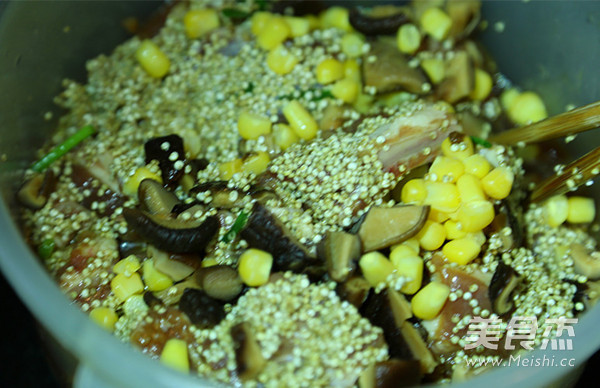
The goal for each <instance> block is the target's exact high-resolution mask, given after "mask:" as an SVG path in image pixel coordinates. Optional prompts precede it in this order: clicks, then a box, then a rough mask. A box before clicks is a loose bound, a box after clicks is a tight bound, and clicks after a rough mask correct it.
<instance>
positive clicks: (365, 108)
mask: <svg viewBox="0 0 600 388" xmlns="http://www.w3.org/2000/svg"><path fill="white" fill-rule="evenodd" d="M374 100H375V97H374V96H372V95H370V94H366V93H363V92H360V93H358V97H357V98H356V101H355V102H354V105H353V108H354V109H355V110H356V111H357V112H358V113H362V114H367V113H369V111H370V110H371V107H372V106H373V101H374Z"/></svg>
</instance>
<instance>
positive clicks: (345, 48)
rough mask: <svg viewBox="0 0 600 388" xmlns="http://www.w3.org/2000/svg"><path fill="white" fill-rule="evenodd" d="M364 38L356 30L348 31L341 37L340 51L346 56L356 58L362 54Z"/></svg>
mask: <svg viewBox="0 0 600 388" xmlns="http://www.w3.org/2000/svg"><path fill="white" fill-rule="evenodd" d="M364 46H365V38H363V37H362V35H360V34H358V33H356V32H349V33H347V34H346V35H344V36H343V37H342V52H343V53H344V54H346V56H347V57H348V58H357V57H360V56H361V55H362V54H363V48H364Z"/></svg>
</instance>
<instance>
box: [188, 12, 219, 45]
mask: <svg viewBox="0 0 600 388" xmlns="http://www.w3.org/2000/svg"><path fill="white" fill-rule="evenodd" d="M220 24H221V23H220V22H219V15H218V14H217V11H216V10H215V9H212V8H205V9H194V10H190V11H187V12H186V14H185V16H184V17H183V27H184V29H185V33H186V34H187V36H188V38H191V39H195V38H199V37H201V36H202V35H204V34H206V33H207V32H209V31H212V30H214V29H215V28H218V27H219V25H220Z"/></svg>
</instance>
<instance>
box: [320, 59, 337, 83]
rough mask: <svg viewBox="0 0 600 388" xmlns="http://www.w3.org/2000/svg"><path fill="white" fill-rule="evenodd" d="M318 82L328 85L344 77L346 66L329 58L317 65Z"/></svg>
mask: <svg viewBox="0 0 600 388" xmlns="http://www.w3.org/2000/svg"><path fill="white" fill-rule="evenodd" d="M315 74H316V75H317V81H318V82H319V83H320V84H323V85H327V84H330V83H332V82H334V81H337V80H338V79H341V78H342V77H343V76H344V65H343V64H342V63H341V62H340V61H338V60H337V59H334V58H327V59H325V60H324V61H322V62H321V63H319V64H318V65H317V68H316V69H315Z"/></svg>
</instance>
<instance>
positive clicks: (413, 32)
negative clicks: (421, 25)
mask: <svg viewBox="0 0 600 388" xmlns="http://www.w3.org/2000/svg"><path fill="white" fill-rule="evenodd" d="M396 43H397V44H398V49H399V50H400V51H401V52H403V53H405V54H414V53H415V51H417V49H418V48H419V47H420V46H421V32H420V31H419V29H418V28H417V26H415V25H414V24H410V23H407V24H403V25H402V26H401V27H400V28H399V29H398V34H397V35H396Z"/></svg>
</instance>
